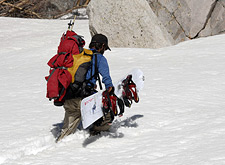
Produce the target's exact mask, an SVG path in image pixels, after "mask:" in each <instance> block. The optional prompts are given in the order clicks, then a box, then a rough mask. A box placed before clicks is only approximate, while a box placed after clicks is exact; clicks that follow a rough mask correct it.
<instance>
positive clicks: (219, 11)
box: [199, 0, 225, 37]
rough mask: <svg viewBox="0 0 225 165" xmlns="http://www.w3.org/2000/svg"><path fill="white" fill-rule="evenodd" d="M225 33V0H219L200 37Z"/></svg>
mask: <svg viewBox="0 0 225 165" xmlns="http://www.w3.org/2000/svg"><path fill="white" fill-rule="evenodd" d="M221 33H225V0H219V1H218V2H217V3H216V5H215V8H214V10H213V11H212V14H211V17H210V18H209V20H208V22H207V24H206V27H205V28H204V29H203V30H202V31H201V33H200V34H199V37H206V36H210V35H216V34H221Z"/></svg>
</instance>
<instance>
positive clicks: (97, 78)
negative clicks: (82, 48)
mask: <svg viewBox="0 0 225 165" xmlns="http://www.w3.org/2000/svg"><path fill="white" fill-rule="evenodd" d="M97 54H98V53H94V54H93V56H95V71H94V74H93V75H92V76H91V77H90V78H89V79H88V80H86V81H85V82H90V80H91V79H92V78H95V79H96V80H97V81H98V83H99V88H100V90H102V83H101V79H100V76H99V72H98V66H97V62H98V60H97ZM91 73H92V66H91Z"/></svg>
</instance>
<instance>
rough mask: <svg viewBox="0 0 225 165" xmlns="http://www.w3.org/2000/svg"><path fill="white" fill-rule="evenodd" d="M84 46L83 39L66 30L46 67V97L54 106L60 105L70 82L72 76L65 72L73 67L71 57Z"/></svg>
mask: <svg viewBox="0 0 225 165" xmlns="http://www.w3.org/2000/svg"><path fill="white" fill-rule="evenodd" d="M84 45H85V41H84V39H83V38H82V37H81V36H79V35H77V34H76V33H75V32H73V31H70V30H68V31H67V32H66V34H63V35H62V37H61V41H60V44H59V46H58V51H57V54H56V55H55V56H54V57H52V58H51V59H50V60H49V62H48V65H49V66H50V71H49V73H50V74H49V76H46V77H45V79H46V80H47V95H46V97H47V98H49V100H52V99H54V104H55V105H57V104H56V103H60V104H59V105H61V102H62V99H63V97H64V96H65V93H66V89H67V87H68V86H69V85H70V83H71V81H72V76H71V74H70V72H69V71H68V70H67V69H68V68H71V67H72V66H73V61H74V58H73V55H76V54H80V53H81V52H82V51H83V47H84Z"/></svg>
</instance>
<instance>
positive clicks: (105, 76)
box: [86, 49, 113, 89]
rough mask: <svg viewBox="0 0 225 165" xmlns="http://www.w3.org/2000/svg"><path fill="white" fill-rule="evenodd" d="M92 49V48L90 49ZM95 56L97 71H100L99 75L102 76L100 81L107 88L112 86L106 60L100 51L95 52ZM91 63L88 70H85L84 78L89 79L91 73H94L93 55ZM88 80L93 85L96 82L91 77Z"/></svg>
mask: <svg viewBox="0 0 225 165" xmlns="http://www.w3.org/2000/svg"><path fill="white" fill-rule="evenodd" d="M91 50H92V51H93V50H94V49H91ZM96 56H97V68H98V72H99V73H100V75H101V76H102V82H103V83H104V84H105V88H106V89H107V88H109V87H113V84H112V79H111V77H110V73H109V65H108V62H107V59H106V58H105V57H104V56H103V55H102V54H100V53H97V54H96ZM91 63H92V65H91V67H92V68H91V67H90V68H89V70H88V71H87V75H86V79H87V80H88V79H90V78H91V75H94V72H95V55H94V56H93V58H92V61H91ZM91 71H92V73H91ZM90 82H91V83H92V84H93V85H95V84H96V79H95V78H94V77H93V78H92V79H91V80H90Z"/></svg>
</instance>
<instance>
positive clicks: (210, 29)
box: [147, 0, 225, 43]
mask: <svg viewBox="0 0 225 165" xmlns="http://www.w3.org/2000/svg"><path fill="white" fill-rule="evenodd" d="M147 1H148V3H149V5H150V6H151V8H152V9H153V11H154V13H155V14H156V15H157V17H158V19H159V20H160V21H161V22H162V24H163V25H164V26H165V27H166V29H167V31H168V32H169V33H170V34H171V36H172V37H173V39H174V40H175V43H179V42H181V41H184V40H188V39H193V38H197V37H202V36H210V35H215V34H220V33H222V32H224V30H225V29H224V28H225V5H224V4H225V0H201V1H197V0H173V1H168V0H147Z"/></svg>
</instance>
